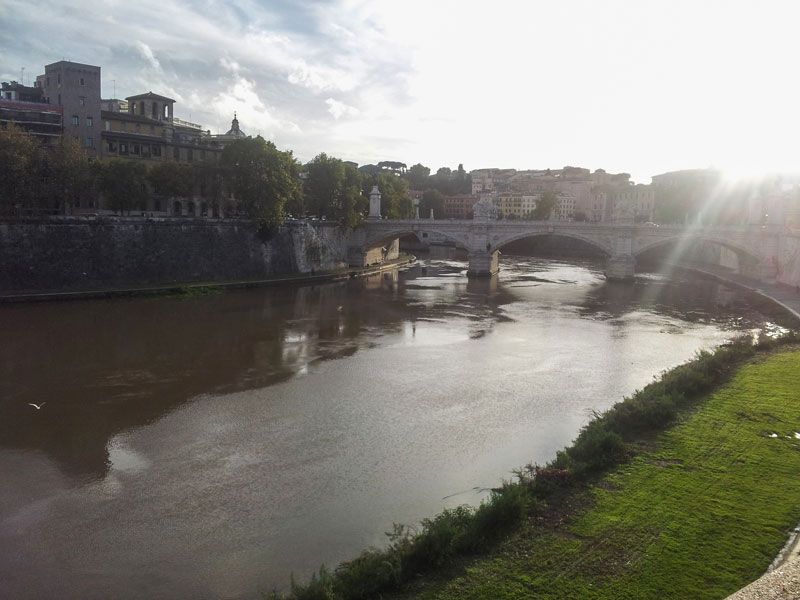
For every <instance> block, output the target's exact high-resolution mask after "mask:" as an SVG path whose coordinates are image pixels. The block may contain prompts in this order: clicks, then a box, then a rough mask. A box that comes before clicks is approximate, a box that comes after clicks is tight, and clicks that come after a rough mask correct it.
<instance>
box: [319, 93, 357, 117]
mask: <svg viewBox="0 0 800 600" xmlns="http://www.w3.org/2000/svg"><path fill="white" fill-rule="evenodd" d="M325 104H327V105H328V112H329V113H331V114H332V115H333V118H334V119H336V120H337V121H338V120H339V119H340V118H341V117H344V116H348V117H355V116H358V114H359V112H360V111H359V110H358V109H357V108H356V107H355V106H349V105H347V104H345V103H344V102H339V101H338V100H334V99H333V98H328V99H327V100H325Z"/></svg>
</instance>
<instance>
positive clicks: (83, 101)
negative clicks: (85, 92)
mask: <svg viewBox="0 0 800 600" xmlns="http://www.w3.org/2000/svg"><path fill="white" fill-rule="evenodd" d="M79 101H80V103H81V106H86V96H81V97H80V98H79Z"/></svg>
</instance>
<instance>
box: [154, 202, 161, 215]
mask: <svg viewBox="0 0 800 600" xmlns="http://www.w3.org/2000/svg"><path fill="white" fill-rule="evenodd" d="M153 210H155V211H157V212H160V211H161V200H154V201H153Z"/></svg>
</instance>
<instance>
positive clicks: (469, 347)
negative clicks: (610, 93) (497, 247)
mask: <svg viewBox="0 0 800 600" xmlns="http://www.w3.org/2000/svg"><path fill="white" fill-rule="evenodd" d="M601 270H602V266H601V265H598V264H595V263H591V262H589V263H581V264H575V263H572V264H567V263H560V262H556V261H543V260H535V259H530V258H505V259H504V264H503V271H502V272H501V275H500V277H499V278H498V277H495V278H489V279H472V280H468V279H467V278H466V276H465V271H466V264H465V263H463V262H458V261H448V260H440V261H431V262H428V263H423V264H420V265H416V266H414V267H412V268H410V269H407V270H405V271H403V272H397V271H392V272H386V273H381V274H377V275H374V276H370V277H367V278H364V279H357V280H351V281H347V282H342V283H335V284H327V285H318V286H298V287H289V288H274V289H260V290H243V291H237V292H230V293H225V294H221V295H217V296H206V297H200V298H192V299H182V298H156V299H147V300H141V299H140V300H133V301H130V300H113V301H91V302H76V303H59V304H50V305H31V306H10V307H0V331H2V332H3V344H2V345H0V411H2V413H1V414H2V415H3V418H2V419H0V477H2V478H3V481H4V482H6V484H7V485H5V486H3V487H2V488H0V582H5V584H0V586H2V585H6V586H10V591H11V592H13V593H11V596H13V597H31V598H32V597H37V596H38V597H44V596H48V595H53V594H55V593H56V592H57V593H58V595H59V596H60V597H66V598H70V597H76V598H77V597H81V598H83V597H99V596H102V595H103V594H102V593H101V592H100V591H99V590H103V591H106V592H107V590H112V591H113V592H114V593H113V594H110V595H113V596H116V597H137V596H138V597H142V596H162V597H192V596H213V597H216V596H226V597H250V596H252V595H253V593H254V591H255V589H256V588H257V587H258V586H264V587H267V588H269V587H271V586H273V585H283V584H285V582H286V580H287V578H288V573H289V572H290V571H292V570H294V571H296V572H300V573H306V572H308V571H310V570H311V569H314V568H316V567H317V566H318V565H319V563H320V562H323V561H325V562H328V563H332V562H336V561H338V560H342V559H344V558H347V557H348V556H350V555H351V554H352V553H353V552H355V551H356V550H357V549H359V548H361V547H363V546H364V545H367V544H370V543H378V542H380V541H381V532H382V531H384V530H385V529H386V528H387V527H389V526H390V525H391V522H392V521H393V520H400V521H406V522H408V521H414V520H416V519H419V518H421V517H423V516H425V515H429V514H431V513H433V512H436V511H437V510H439V509H440V508H441V507H442V506H443V505H445V504H451V505H452V504H458V503H460V502H464V501H475V500H476V499H477V498H478V497H479V496H477V495H476V493H475V492H474V489H475V488H477V489H482V488H485V487H487V486H491V485H494V484H496V483H497V481H498V479H499V478H501V477H502V476H503V475H504V474H506V473H508V470H509V469H511V468H513V467H516V466H518V465H519V464H522V463H523V462H526V461H527V460H540V461H541V460H546V459H547V458H548V457H549V456H551V455H552V453H553V452H554V451H555V449H557V448H559V447H560V446H563V445H564V444H565V443H567V442H568V441H569V439H570V438H571V437H572V436H573V435H574V433H575V431H577V429H578V428H579V427H580V425H581V423H583V422H584V420H585V418H586V414H587V413H586V411H587V409H589V408H597V409H602V408H604V407H605V406H607V405H609V404H611V403H613V402H615V401H616V400H618V399H619V397H620V396H621V395H623V394H626V393H630V391H632V390H633V389H634V388H635V387H638V386H641V385H643V383H646V382H647V380H648V379H649V378H650V377H652V376H653V375H655V374H656V373H658V372H659V371H661V370H662V369H664V368H667V367H669V366H671V365H673V364H676V363H678V362H682V361H683V360H685V359H686V358H688V357H689V356H691V355H692V354H693V353H694V352H695V351H696V350H697V349H698V348H701V347H709V346H713V345H715V344H718V343H721V342H722V341H724V340H725V339H726V338H727V337H728V336H730V335H731V332H733V331H736V330H742V329H749V328H753V327H759V326H762V325H763V324H764V322H765V320H766V319H765V317H764V316H763V315H761V314H759V313H758V312H757V311H755V310H753V309H752V308H750V306H749V305H748V303H747V300H746V298H745V297H744V296H742V295H741V294H740V293H738V292H735V291H731V290H727V289H726V288H723V287H722V286H719V285H718V284H716V283H711V282H702V281H699V280H691V282H688V283H687V282H678V283H674V282H669V281H666V280H664V279H663V278H660V277H659V276H648V275H645V276H642V277H640V278H638V279H637V281H636V282H635V283H634V284H633V285H619V284H611V283H607V282H605V280H604V279H603V277H602V275H601ZM42 401H46V402H47V404H46V406H45V407H44V408H43V409H42V410H40V411H36V410H34V409H33V408H32V407H30V406H28V404H27V403H28V402H36V403H40V402H42ZM464 490H469V491H467V492H466V493H462V492H463V491H464ZM443 498H447V499H446V500H443ZM163 528H167V531H169V532H170V533H169V535H167V536H166V537H165V535H164V531H163ZM2 548H5V550H3V549H2ZM11 548H14V549H15V550H14V551H11V550H9V549H11ZM150 553H153V556H152V557H150ZM140 574H141V575H140ZM135 577H139V579H138V580H136V582H134V581H132V578H135ZM133 583H136V585H140V586H142V587H131V585H132V584H133ZM0 591H2V587H0ZM51 592H52V593H51ZM6 595H8V594H6ZM105 595H106V596H108V595H109V594H108V593H106V594H105Z"/></svg>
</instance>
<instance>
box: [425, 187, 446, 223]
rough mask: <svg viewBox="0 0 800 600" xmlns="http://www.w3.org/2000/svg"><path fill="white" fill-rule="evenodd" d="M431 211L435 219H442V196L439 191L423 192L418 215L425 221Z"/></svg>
mask: <svg viewBox="0 0 800 600" xmlns="http://www.w3.org/2000/svg"><path fill="white" fill-rule="evenodd" d="M431 210H433V216H434V218H435V219H444V196H443V195H442V193H441V192H440V191H439V190H425V192H424V193H423V194H422V198H421V199H420V201H419V214H420V216H421V217H422V218H423V219H427V218H428V217H429V216H430V213H431Z"/></svg>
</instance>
